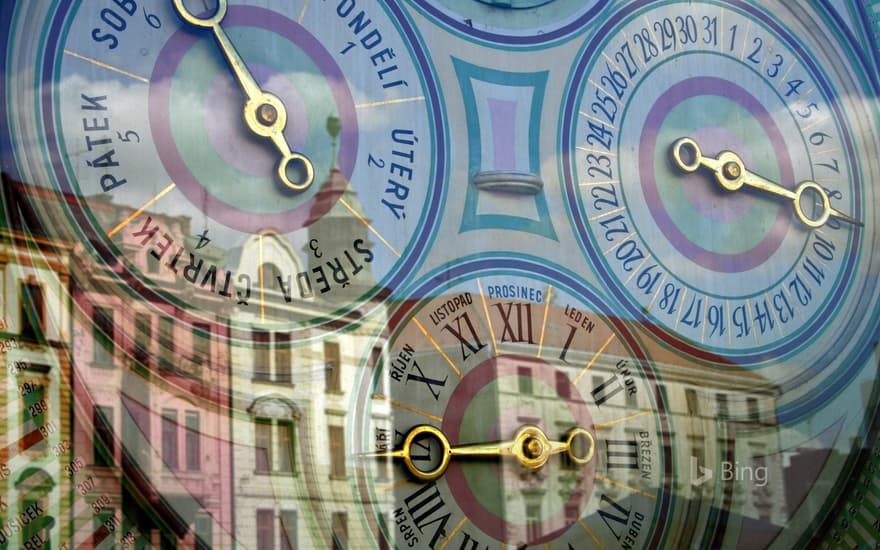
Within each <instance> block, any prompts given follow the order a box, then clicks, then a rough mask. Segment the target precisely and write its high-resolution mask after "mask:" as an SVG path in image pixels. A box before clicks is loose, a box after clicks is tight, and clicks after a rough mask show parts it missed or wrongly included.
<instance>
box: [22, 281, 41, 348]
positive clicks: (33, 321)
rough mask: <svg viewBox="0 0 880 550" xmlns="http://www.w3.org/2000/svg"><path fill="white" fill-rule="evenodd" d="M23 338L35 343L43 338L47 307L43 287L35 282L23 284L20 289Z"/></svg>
mask: <svg viewBox="0 0 880 550" xmlns="http://www.w3.org/2000/svg"><path fill="white" fill-rule="evenodd" d="M19 299H20V304H21V309H20V314H21V337H22V339H24V340H28V341H31V342H35V341H37V340H38V339H40V338H42V337H43V327H44V324H43V322H44V321H45V318H46V305H45V300H44V298H43V287H42V286H40V285H39V284H38V283H36V282H33V281H28V282H27V283H22V284H21V288H20V295H19Z"/></svg>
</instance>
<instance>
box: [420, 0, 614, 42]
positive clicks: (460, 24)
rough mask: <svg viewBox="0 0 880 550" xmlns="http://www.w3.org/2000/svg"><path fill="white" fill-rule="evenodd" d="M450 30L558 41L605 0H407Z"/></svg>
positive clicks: (490, 38)
mask: <svg viewBox="0 0 880 550" xmlns="http://www.w3.org/2000/svg"><path fill="white" fill-rule="evenodd" d="M410 2H411V3H412V4H413V5H415V6H416V7H418V9H419V10H422V11H423V12H424V13H426V14H428V15H429V16H430V17H431V18H433V19H434V20H436V21H437V22H438V23H440V24H441V25H443V26H445V27H448V28H449V29H450V30H451V31H452V32H455V33H458V34H462V35H464V36H467V37H469V38H472V39H477V40H481V41H486V42H492V43H497V44H505V45H511V46H527V45H530V44H540V43H546V42H551V41H554V40H560V39H563V38H565V37H567V36H570V35H571V34H573V33H577V32H579V31H581V30H582V29H583V28H584V27H585V26H586V25H588V24H589V23H590V22H591V21H592V20H593V18H594V17H596V15H597V14H599V13H600V12H601V10H602V9H603V8H604V7H605V6H606V5H607V4H608V0H588V1H585V0H510V1H506V2H496V1H494V0H464V1H460V0H440V1H431V0H410Z"/></svg>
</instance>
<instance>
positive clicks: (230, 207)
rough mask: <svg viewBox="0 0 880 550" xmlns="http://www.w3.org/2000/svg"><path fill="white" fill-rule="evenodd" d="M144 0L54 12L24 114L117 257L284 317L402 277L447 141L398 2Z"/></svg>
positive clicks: (74, 211)
mask: <svg viewBox="0 0 880 550" xmlns="http://www.w3.org/2000/svg"><path fill="white" fill-rule="evenodd" d="M118 4H120V3H118ZM131 6H134V3H133V2H131V3H124V6H123V5H122V4H120V7H119V8H118V9H116V10H115V11H114V10H112V9H109V8H108V9H99V7H98V6H94V5H91V4H88V3H73V4H70V5H66V6H64V7H60V8H58V9H56V10H54V11H53V12H52V13H51V14H49V17H48V18H47V19H46V21H47V22H46V42H45V46H44V47H45V49H46V52H47V53H46V56H45V63H44V65H43V66H42V67H41V70H42V74H43V75H44V80H43V84H42V88H41V90H40V93H39V97H40V100H39V104H38V105H37V108H38V112H37V113H32V112H28V111H27V110H24V109H22V110H21V112H16V113H15V114H16V115H17V116H19V117H20V119H21V120H22V121H25V122H28V123H33V122H34V121H39V125H38V128H37V129H38V130H39V131H40V133H41V135H42V136H44V139H45V150H46V152H47V153H48V154H49V155H50V158H51V161H52V168H53V170H52V173H51V174H49V178H50V179H51V180H52V181H53V183H54V184H55V185H56V186H57V188H58V189H60V190H61V191H62V192H64V193H68V194H70V196H71V197H74V199H73V200H72V201H71V203H72V204H71V215H72V219H73V221H74V223H75V224H76V225H77V226H78V227H79V229H80V230H81V234H82V235H83V238H88V239H90V240H92V242H93V243H94V245H95V248H96V250H97V252H98V253H99V254H100V255H101V256H102V257H103V258H104V259H105V260H107V261H111V262H116V261H119V262H120V263H121V265H122V267H123V269H124V270H125V273H126V275H127V276H130V277H131V278H132V279H133V280H134V281H139V282H140V283H132V286H137V285H138V284H143V285H147V286H149V287H150V288H151V293H153V295H151V297H150V299H151V300H152V299H162V300H165V301H168V302H171V303H174V304H176V305H180V306H183V307H190V308H194V307H193V302H192V300H191V299H190V296H191V295H193V294H201V295H210V296H211V298H212V299H211V300H210V301H211V302H212V303H216V304H220V305H219V306H217V307H223V308H225V312H226V313H228V312H229V311H230V310H232V309H235V310H236V311H237V313H236V315H235V316H236V318H237V319H239V320H240V321H242V322H248V323H265V324H270V323H280V324H283V325H285V326H288V327H291V328H298V327H310V326H314V325H317V324H320V323H322V322H325V321H327V320H330V319H333V318H336V317H338V316H339V315H344V314H347V313H349V312H351V311H352V310H353V309H355V308H358V307H360V306H362V305H363V304H364V302H365V301H366V300H368V299H371V298H374V297H376V295H377V293H378V292H379V290H380V289H381V288H382V287H384V286H392V287H393V286H395V285H397V284H398V283H399V282H400V281H401V280H403V279H404V278H405V277H406V275H407V274H408V272H409V271H410V270H411V269H412V268H413V266H414V265H415V264H416V262H417V261H418V259H419V257H420V256H421V254H422V252H423V251H424V248H425V246H426V244H428V242H429V241H430V240H431V234H432V229H433V227H434V222H435V220H436V218H437V213H438V212H439V211H440V208H439V207H440V204H441V199H442V188H441V185H440V184H441V182H442V179H443V167H444V162H445V161H444V158H445V157H444V155H445V145H444V142H443V135H444V134H443V132H442V131H441V127H442V120H441V118H440V114H439V108H438V96H437V93H436V88H435V86H434V85H433V76H432V73H431V68H430V65H429V63H428V61H427V58H426V55H425V53H424V51H423V50H422V49H421V46H420V43H419V39H418V35H417V34H416V32H415V30H414V29H413V27H412V26H411V25H410V24H409V22H408V20H407V19H406V18H405V16H403V15H402V14H401V12H400V11H399V9H397V8H396V7H394V6H385V5H375V6H371V7H369V8H363V9H362V8H361V7H358V9H355V7H354V4H353V3H352V4H350V5H349V4H345V5H340V6H330V5H324V4H321V3H309V2H302V3H299V4H296V5H294V4H290V3H288V2H262V3H260V5H259V6H248V5H242V4H239V3H236V4H233V5H227V3H226V2H220V3H219V6H218V8H217V9H216V10H208V11H206V12H205V13H193V12H190V11H187V10H191V9H192V10H193V11H194V9H193V8H191V7H188V6H189V4H188V3H182V2H176V3H174V5H171V4H165V3H155V5H148V6H144V7H143V14H141V13H140V12H141V11H142V10H141V9H140V8H138V9H134V8H131ZM128 8H131V10H132V11H133V13H128V11H126V10H128ZM200 9H204V8H200ZM365 10H366V11H365ZM331 22H332V24H331ZM336 28H339V29H345V32H336V31H335V30H334V31H332V32H331V29H336ZM38 115H39V116H38ZM37 152H38V150H37V149H36V148H30V149H29V150H26V151H22V154H23V155H25V156H24V157H23V158H28V159H29V158H30V157H32V156H33V155H34V154H35V153H37ZM35 162H36V161H35ZM24 171H25V176H26V177H32V176H33V175H34V174H31V173H27V172H28V169H27V166H25V170H24ZM248 250H251V251H254V253H253V254H251V253H248ZM144 257H146V260H147V262H146V268H144V267H143V265H142V264H143V263H144V262H142V261H141V260H142V259H143V258H144ZM136 265H137V266H139V267H134V266H136ZM207 313H208V315H213V314H215V313H219V311H217V309H216V307H215V308H214V310H213V311H210V312H207Z"/></svg>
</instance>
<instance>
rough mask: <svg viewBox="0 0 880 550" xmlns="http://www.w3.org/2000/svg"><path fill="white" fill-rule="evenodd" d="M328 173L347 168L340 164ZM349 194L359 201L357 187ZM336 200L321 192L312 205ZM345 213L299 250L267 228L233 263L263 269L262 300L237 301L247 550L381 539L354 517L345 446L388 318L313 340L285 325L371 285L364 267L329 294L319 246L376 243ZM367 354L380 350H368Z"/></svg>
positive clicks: (376, 316) (240, 469)
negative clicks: (363, 374)
mask: <svg viewBox="0 0 880 550" xmlns="http://www.w3.org/2000/svg"><path fill="white" fill-rule="evenodd" d="M330 177H332V178H339V177H341V175H340V174H339V172H338V171H335V170H334V171H333V172H332V173H331V176H330ZM326 187H330V188H337V187H340V186H336V185H333V186H326ZM344 195H345V199H346V201H347V202H348V203H349V204H352V205H357V204H358V203H357V198H356V197H355V195H354V193H353V192H352V191H351V190H350V189H349V190H346V191H345V192H344ZM338 198H339V197H338V193H336V194H335V195H334V196H326V195H321V194H319V196H318V200H317V203H319V204H317V206H316V208H318V209H321V208H322V205H321V204H320V203H321V202H322V201H334V202H335V201H336V200H337V199H338ZM355 209H356V210H357V209H358V207H357V206H355ZM338 212H339V209H338V208H337V209H335V210H332V211H331V212H330V213H329V214H328V215H326V216H324V217H322V218H321V219H319V220H311V221H310V225H309V239H308V242H306V243H303V244H302V246H301V247H297V246H295V245H294V243H291V242H289V241H288V240H286V239H285V237H284V236H282V235H278V234H277V233H275V232H274V231H272V230H271V229H266V230H265V231H263V232H262V233H261V234H259V235H255V236H253V237H251V238H250V239H248V240H247V241H246V242H245V243H244V244H243V246H242V247H241V248H240V249H239V250H237V251H236V254H235V255H234V257H233V258H232V262H233V265H231V266H230V267H232V270H233V271H236V272H240V273H258V274H259V275H258V277H257V280H256V281H255V283H256V284H255V287H256V288H258V289H259V292H258V293H255V294H259V296H255V298H257V299H259V300H260V307H259V308H254V307H246V306H247V305H249V304H243V303H239V304H238V307H237V308H236V310H235V311H234V313H233V315H232V322H231V324H232V325H233V326H234V327H235V328H234V329H233V331H232V334H231V336H232V338H231V340H230V342H231V344H230V354H231V363H232V374H231V377H232V378H231V387H232V388H234V393H233V402H232V410H233V411H234V414H233V415H232V434H233V439H234V448H235V456H234V475H233V477H234V480H233V485H234V493H235V496H234V502H233V503H232V506H233V507H234V509H235V510H236V513H235V537H236V540H237V542H238V543H239V544H241V545H243V546H244V547H247V548H254V549H258V550H269V549H290V548H361V547H365V545H369V544H372V541H373V540H374V539H373V537H372V535H371V534H369V533H365V532H364V531H363V526H362V523H361V522H360V521H357V517H358V515H359V513H360V512H359V510H360V505H359V503H358V502H356V501H355V499H354V497H353V493H352V491H351V487H350V484H351V482H352V479H353V476H354V472H353V468H354V463H353V460H354V459H353V458H352V456H351V449H348V448H347V445H348V441H349V439H350V438H349V435H350V434H349V433H348V430H351V429H352V427H353V425H352V420H351V419H352V415H351V411H350V406H351V404H352V403H353V401H354V396H353V395H352V391H353V388H355V387H356V384H355V380H356V378H357V377H358V376H359V374H358V373H359V371H360V370H361V369H363V368H372V367H374V366H375V364H376V362H377V361H379V360H380V357H381V354H382V347H381V341H380V342H379V343H375V342H376V337H377V336H378V335H379V334H380V333H381V331H382V328H383V327H384V323H385V319H384V316H383V314H382V313H381V311H380V312H379V313H375V312H374V313H372V314H371V315H368V316H365V317H362V315H363V314H362V312H361V311H359V310H355V311H353V312H351V313H349V314H346V315H344V316H343V317H342V318H340V319H337V320H336V321H335V322H334V323H332V326H331V327H330V328H315V329H312V330H311V331H310V332H309V334H308V336H307V337H306V338H302V337H296V338H294V337H293V336H292V335H291V328H285V327H296V326H297V321H298V319H301V318H311V317H313V316H315V314H316V313H320V312H330V311H333V310H335V309H338V308H341V307H343V306H345V305H347V304H348V303H350V302H352V301H354V300H356V299H357V298H359V297H360V296H362V295H363V294H364V293H365V292H367V291H368V290H369V289H370V287H371V286H372V284H373V277H372V275H371V274H369V273H368V274H367V275H368V276H364V274H361V275H360V276H359V277H357V278H356V279H354V280H355V281H357V283H354V282H352V283H346V284H345V286H344V287H342V288H338V289H334V290H333V292H331V293H328V294H326V295H325V294H324V291H323V290H322V288H323V287H322V283H320V281H322V280H324V279H329V278H330V277H334V275H332V274H331V273H332V269H333V268H332V266H331V265H330V262H328V258H326V257H324V254H323V252H322V251H323V250H334V249H341V248H344V247H343V246H341V244H340V243H341V241H340V240H341V239H352V238H362V239H363V240H364V242H365V243H366V242H368V241H367V235H366V232H367V229H366V227H365V225H364V223H363V221H361V220H358V219H356V218H354V217H352V216H350V215H339V214H338ZM353 236H354V237H353ZM364 269H369V267H368V266H367V267H365V268H364ZM282 274H291V275H282ZM336 282H337V283H339V282H341V281H339V280H337V281H336ZM291 285H298V287H299V288H298V290H299V295H301V296H303V298H302V299H294V298H291V293H290V292H285V290H284V289H285V288H286V289H290V288H291ZM293 294H297V293H293ZM373 305H375V304H373V303H372V302H368V304H367V307H368V308H372V306H373ZM336 329H338V330H336ZM297 334H301V331H300V332H298V333H297ZM364 350H372V351H371V353H370V354H369V356H368V357H365V353H364ZM355 428H356V427H355ZM367 541H370V542H369V543H368V542H367Z"/></svg>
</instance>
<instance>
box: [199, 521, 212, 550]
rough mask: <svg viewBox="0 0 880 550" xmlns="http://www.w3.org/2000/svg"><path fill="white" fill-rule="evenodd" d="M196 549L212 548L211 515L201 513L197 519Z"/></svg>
mask: <svg viewBox="0 0 880 550" xmlns="http://www.w3.org/2000/svg"><path fill="white" fill-rule="evenodd" d="M195 530H196V550H208V549H209V548H211V547H212V546H211V538H212V537H211V517H210V516H208V515H206V514H204V513H199V514H198V515H197V516H196V521H195Z"/></svg>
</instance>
